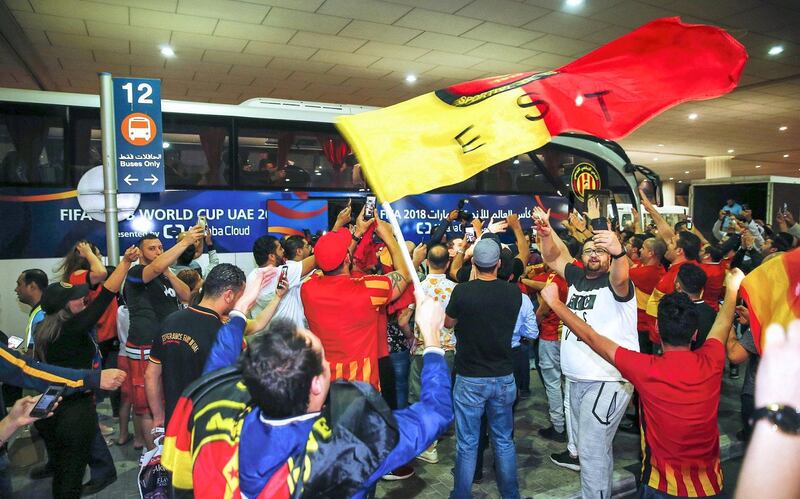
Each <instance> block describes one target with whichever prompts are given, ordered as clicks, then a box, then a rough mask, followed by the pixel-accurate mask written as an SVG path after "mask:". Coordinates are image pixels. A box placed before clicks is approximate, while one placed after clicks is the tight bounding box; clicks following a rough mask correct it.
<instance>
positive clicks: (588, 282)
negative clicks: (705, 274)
mask: <svg viewBox="0 0 800 499" xmlns="http://www.w3.org/2000/svg"><path fill="white" fill-rule="evenodd" d="M590 211H591V210H590ZM590 215H591V213H590ZM536 230H537V232H538V233H539V236H540V237H541V243H542V244H541V248H542V257H543V258H544V261H545V263H547V265H548V266H549V267H550V268H552V269H553V270H554V271H556V272H557V273H558V274H559V275H560V276H562V277H564V279H565V280H566V281H567V284H568V285H569V293H568V295H567V307H568V308H569V310H571V311H572V312H574V313H575V314H577V315H578V317H580V318H581V319H582V320H583V321H584V322H586V323H587V324H589V325H590V326H592V327H593V328H595V330H597V332H598V333H599V334H600V335H602V336H605V337H607V338H609V339H611V340H612V341H614V342H615V343H617V344H619V345H622V346H624V347H625V348H628V349H630V350H632V351H635V352H638V351H639V341H638V335H637V331H636V294H635V289H634V286H633V283H632V282H631V280H630V277H629V273H628V272H629V263H628V259H627V258H625V255H626V253H625V250H624V249H623V247H622V245H621V243H620V241H619V239H618V238H617V236H616V234H615V233H614V232H612V231H610V230H595V231H594V235H593V237H592V238H590V239H587V240H586V241H585V242H584V243H583V252H582V254H581V261H582V262H583V266H584V268H583V269H582V268H580V267H578V266H577V265H574V264H573V263H571V261H572V258H571V257H570V255H569V254H567V253H566V252H564V251H562V248H563V243H561V241H560V240H559V238H558V236H557V235H556V234H555V231H554V230H553V229H552V227H551V226H550V224H549V222H548V217H547V216H538V217H536ZM561 368H562V371H563V372H564V376H566V377H567V379H568V380H569V381H570V391H569V398H570V400H569V401H570V407H571V408H572V418H571V422H570V424H571V425H572V427H573V431H574V434H575V435H576V436H577V440H578V441H577V444H578V445H577V448H578V456H572V455H570V453H569V451H565V452H562V453H560V454H553V455H552V456H551V460H552V461H553V463H555V464H556V465H558V466H562V467H565V468H568V469H576V468H579V469H580V471H581V492H582V495H583V497H587V498H588V497H593V498H596V497H611V485H612V474H613V471H614V457H613V451H612V442H613V440H614V434H615V433H616V431H617V427H618V426H619V423H620V420H621V419H622V417H623V416H624V415H625V408H626V407H627V405H628V402H629V401H630V398H631V394H632V392H633V386H631V384H630V383H628V382H627V381H626V380H625V379H624V378H623V377H622V375H621V374H620V372H619V371H618V370H617V369H616V368H615V367H614V366H613V365H611V364H610V363H608V362H607V361H606V360H605V359H603V357H601V356H599V355H598V354H596V353H595V352H593V351H592V350H591V348H589V347H588V346H587V345H586V343H584V342H582V341H580V339H579V338H578V336H577V335H576V334H575V333H574V332H573V331H571V329H570V328H569V327H567V326H566V325H565V327H564V329H563V332H562V338H561Z"/></svg>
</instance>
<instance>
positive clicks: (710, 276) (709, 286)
mask: <svg viewBox="0 0 800 499" xmlns="http://www.w3.org/2000/svg"><path fill="white" fill-rule="evenodd" d="M700 268H701V269H703V272H705V273H706V277H707V279H706V286H705V288H703V301H704V302H706V303H707V304H708V305H709V306H710V307H711V308H713V309H714V311H715V312H719V299H720V298H722V290H723V289H724V288H725V269H726V267H725V265H723V264H722V263H701V264H700Z"/></svg>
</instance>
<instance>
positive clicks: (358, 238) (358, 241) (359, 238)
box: [350, 231, 362, 244]
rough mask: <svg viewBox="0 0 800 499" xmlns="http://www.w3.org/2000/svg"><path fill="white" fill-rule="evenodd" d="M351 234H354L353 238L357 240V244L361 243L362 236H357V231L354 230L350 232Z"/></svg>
mask: <svg viewBox="0 0 800 499" xmlns="http://www.w3.org/2000/svg"><path fill="white" fill-rule="evenodd" d="M350 234H351V235H352V236H353V239H354V240H355V242H356V244H359V243H361V237H362V236H357V235H356V231H352V232H350Z"/></svg>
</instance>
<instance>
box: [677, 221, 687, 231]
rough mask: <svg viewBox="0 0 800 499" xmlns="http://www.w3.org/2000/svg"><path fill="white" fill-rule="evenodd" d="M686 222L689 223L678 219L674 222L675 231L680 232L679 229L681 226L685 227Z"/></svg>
mask: <svg viewBox="0 0 800 499" xmlns="http://www.w3.org/2000/svg"><path fill="white" fill-rule="evenodd" d="M688 224H689V222H687V221H686V220H679V221H677V222H675V232H680V231H681V227H685V226H687V225H688Z"/></svg>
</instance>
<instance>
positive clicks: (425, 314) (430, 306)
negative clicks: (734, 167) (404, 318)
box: [414, 293, 444, 347]
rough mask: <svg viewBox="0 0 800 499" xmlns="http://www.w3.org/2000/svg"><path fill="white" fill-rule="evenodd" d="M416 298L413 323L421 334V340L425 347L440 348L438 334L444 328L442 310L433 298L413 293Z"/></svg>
mask: <svg viewBox="0 0 800 499" xmlns="http://www.w3.org/2000/svg"><path fill="white" fill-rule="evenodd" d="M415 297H416V298H417V308H416V312H415V315H414V322H415V323H416V325H417V327H419V330H420V332H422V338H423V340H424V341H425V346H426V347H438V346H441V344H440V340H439V332H440V331H441V329H442V326H444V310H442V307H441V306H440V305H439V304H438V303H436V302H435V301H433V298H431V297H430V296H427V295H423V294H422V293H415Z"/></svg>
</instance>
